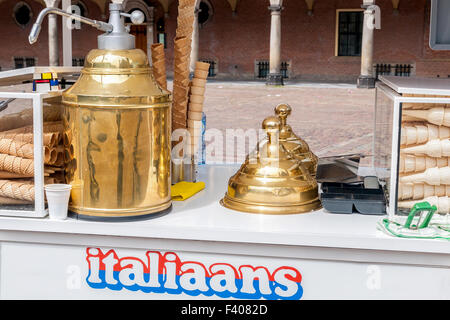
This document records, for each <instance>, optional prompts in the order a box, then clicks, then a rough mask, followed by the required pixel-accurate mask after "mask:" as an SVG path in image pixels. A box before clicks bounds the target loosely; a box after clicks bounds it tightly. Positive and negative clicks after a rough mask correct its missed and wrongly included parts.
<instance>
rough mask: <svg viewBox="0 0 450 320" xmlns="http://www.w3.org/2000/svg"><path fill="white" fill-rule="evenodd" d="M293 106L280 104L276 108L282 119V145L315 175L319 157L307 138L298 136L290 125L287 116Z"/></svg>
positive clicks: (279, 117) (276, 112) (278, 115)
mask: <svg viewBox="0 0 450 320" xmlns="http://www.w3.org/2000/svg"><path fill="white" fill-rule="evenodd" d="M291 112H292V108H291V107H290V106H289V105H288V104H280V105H278V106H277V107H276V108H275V114H276V115H277V117H278V119H279V120H280V125H281V128H280V145H281V146H282V147H283V148H284V150H285V152H286V153H289V154H290V155H291V156H292V158H294V159H297V160H298V161H300V162H301V163H302V164H303V165H304V166H305V167H306V168H307V169H308V171H309V173H310V174H311V175H312V176H313V177H315V176H316V173H317V164H318V162H319V158H318V157H317V156H316V155H315V154H314V153H313V152H312V151H311V150H310V149H309V146H308V144H307V143H306V141H305V140H303V139H302V138H300V137H299V136H297V135H296V134H295V133H294V132H293V131H292V128H291V126H290V125H288V124H287V123H286V122H287V117H288V116H290V114H291Z"/></svg>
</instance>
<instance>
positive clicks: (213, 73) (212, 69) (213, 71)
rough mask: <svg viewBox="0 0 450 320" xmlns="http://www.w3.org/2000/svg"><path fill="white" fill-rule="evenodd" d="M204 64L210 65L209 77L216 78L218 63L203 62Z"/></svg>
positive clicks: (211, 61)
mask: <svg viewBox="0 0 450 320" xmlns="http://www.w3.org/2000/svg"><path fill="white" fill-rule="evenodd" d="M202 61H203V62H207V63H209V73H208V77H215V76H216V75H217V62H215V61H214V60H212V59H210V60H202Z"/></svg>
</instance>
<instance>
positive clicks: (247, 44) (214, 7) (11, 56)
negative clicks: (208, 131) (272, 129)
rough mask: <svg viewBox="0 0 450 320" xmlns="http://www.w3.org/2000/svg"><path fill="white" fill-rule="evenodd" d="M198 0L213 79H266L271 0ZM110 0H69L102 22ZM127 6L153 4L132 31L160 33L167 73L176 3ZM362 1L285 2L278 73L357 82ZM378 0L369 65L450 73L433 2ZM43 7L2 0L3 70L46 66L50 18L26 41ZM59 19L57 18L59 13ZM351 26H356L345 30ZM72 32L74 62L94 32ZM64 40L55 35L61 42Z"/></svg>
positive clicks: (202, 47) (133, 0)
mask: <svg viewBox="0 0 450 320" xmlns="http://www.w3.org/2000/svg"><path fill="white" fill-rule="evenodd" d="M202 1H203V2H204V3H203V4H202V8H203V10H202V11H201V13H200V16H199V19H200V21H201V22H202V24H201V26H200V30H199V58H200V59H201V60H208V61H212V62H214V69H213V70H211V75H212V76H213V77H215V78H217V79H247V80H251V79H258V76H259V77H260V78H262V77H264V76H265V74H266V71H267V66H268V60H269V51H270V43H269V36H270V23H271V20H270V19H271V18H270V12H269V10H268V6H269V3H268V2H269V1H267V0H202ZM107 2H108V1H105V0H82V1H72V3H73V4H78V5H79V6H80V7H82V9H83V10H82V12H83V13H84V15H86V16H87V17H89V18H92V19H97V20H105V19H106V17H107V16H108V12H107ZM24 4H25V5H26V6H27V7H28V8H29V9H30V11H31V14H30V21H28V22H27V21H26V20H27V19H25V20H24V21H23V19H24V18H23V15H24V13H23V12H22V11H21V12H20V13H21V15H18V14H17V11H18V10H19V9H20V5H24ZM125 4H126V6H127V8H128V9H129V10H132V9H136V8H137V9H142V8H144V7H146V8H150V7H152V8H153V9H152V12H153V14H152V17H147V22H148V24H149V25H151V27H152V29H153V34H151V35H150V36H147V35H146V32H148V30H150V29H149V28H148V26H147V27H143V28H140V27H133V28H132V32H133V33H135V34H136V36H137V38H138V39H137V40H138V41H137V42H138V46H139V47H141V48H142V49H144V50H145V49H146V46H147V45H148V42H151V41H153V42H157V41H162V39H165V42H166V44H167V50H166V56H167V62H168V64H167V68H168V70H169V73H170V72H171V70H172V67H171V66H172V58H173V50H172V49H173V38H174V36H175V29H176V15H177V1H176V0H172V1H170V0H129V1H125ZM361 4H362V0H315V1H311V0H284V2H283V10H282V12H281V30H282V31H281V60H282V61H283V64H282V69H283V74H284V75H285V76H287V77H289V79H293V80H327V81H355V80H356V78H357V77H358V76H359V75H360V68H361V57H360V56H359V55H358V48H357V47H358V45H360V39H359V40H358V37H360V36H361V35H360V30H359V28H360V24H361V23H362V22H360V16H358V15H359V14H362V9H361ZM376 4H377V5H378V6H379V7H380V9H381V29H379V30H375V35H374V53H373V64H374V70H376V65H378V71H379V72H390V73H391V74H395V73H396V72H397V73H403V74H411V75H417V76H426V77H450V51H433V50H431V49H430V47H429V45H428V42H429V30H430V0H408V1H406V0H400V1H396V0H377V2H376ZM18 6H19V8H18ZM44 7H45V4H44V2H43V1H42V0H23V1H15V0H0V43H1V44H2V47H1V50H0V67H1V68H2V70H7V69H12V68H15V67H21V66H27V65H32V64H33V63H34V64H36V65H47V64H48V45H47V41H48V36H47V33H46V32H45V31H46V30H47V25H46V23H47V22H45V24H44V26H43V29H42V30H43V31H42V33H41V36H40V38H39V41H38V43H36V44H35V45H33V46H31V45H29V44H28V40H27V38H28V34H29V32H30V30H31V26H32V24H33V21H34V20H35V19H36V17H37V15H38V13H39V11H40V10H42V9H43V8H44ZM352 12H355V14H351V13H352ZM25 16H26V10H25ZM21 19H22V20H21ZM58 19H59V23H60V24H61V23H62V22H61V18H58ZM355 19H356V20H355ZM18 20H19V21H18ZM344 20H345V21H344ZM347 20H348V21H347ZM21 22H27V23H22V24H21ZM355 26H356V29H354V28H355ZM349 28H350V29H352V28H353V29H354V30H351V32H348V30H350V29H349ZM59 30H61V29H59ZM346 33H347V34H349V36H348V38H346V39H350V38H351V39H353V40H352V41H348V43H350V44H348V43H347V44H346V45H347V49H348V50H342V48H341V47H340V46H339V44H340V43H341V38H340V37H341V36H343V35H344V36H346V35H345V34H346ZM72 34H73V41H72V43H73V57H74V63H75V64H77V63H80V62H82V58H83V57H84V56H85V55H86V54H87V52H88V51H89V50H90V49H91V48H95V47H96V37H97V35H98V34H99V33H98V32H97V31H96V30H95V29H93V28H91V27H90V26H86V25H82V26H81V29H80V30H74V31H73V33H72ZM59 36H61V32H60V34H59ZM355 39H356V40H355ZM358 41H359V42H358ZM61 43H62V41H61V40H60V41H59V44H60V47H61ZM341 51H342V52H341ZM60 52H62V48H61V50H60ZM349 52H350V53H349ZM27 58H28V59H27ZM60 61H62V53H61V58H60ZM389 66H391V67H390V68H389Z"/></svg>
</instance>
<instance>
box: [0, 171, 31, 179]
mask: <svg viewBox="0 0 450 320" xmlns="http://www.w3.org/2000/svg"><path fill="white" fill-rule="evenodd" d="M33 177H34V176H33V175H30V174H28V175H26V174H18V173H14V172H8V171H0V179H26V178H33Z"/></svg>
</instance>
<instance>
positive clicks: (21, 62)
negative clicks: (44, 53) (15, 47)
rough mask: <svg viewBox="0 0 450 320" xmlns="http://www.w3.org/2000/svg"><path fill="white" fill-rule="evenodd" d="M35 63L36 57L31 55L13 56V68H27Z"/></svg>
mask: <svg viewBox="0 0 450 320" xmlns="http://www.w3.org/2000/svg"><path fill="white" fill-rule="evenodd" d="M35 65H36V58H33V57H14V68H15V69H21V68H28V67H34V66H35Z"/></svg>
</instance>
